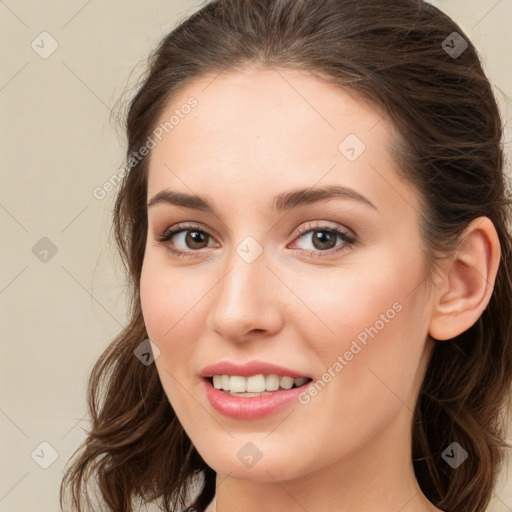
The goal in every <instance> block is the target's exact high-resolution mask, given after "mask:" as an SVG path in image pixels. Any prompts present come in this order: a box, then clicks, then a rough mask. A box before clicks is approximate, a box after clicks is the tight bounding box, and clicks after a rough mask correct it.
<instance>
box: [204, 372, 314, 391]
mask: <svg viewBox="0 0 512 512" xmlns="http://www.w3.org/2000/svg"><path fill="white" fill-rule="evenodd" d="M307 381H308V379H307V378H306V377H299V378H297V379H294V378H293V377H288V376H283V377H281V376H279V375H275V374H270V375H263V374H259V375H251V376H250V377H242V376H241V375H214V376H213V386H214V387H215V388H216V389H222V390H224V391H228V392H231V393H242V394H243V393H246V395H245V396H255V394H256V395H257V394H259V393H265V394H266V393H267V392H269V391H277V390H278V389H280V388H281V389H291V388H292V387H293V385H294V384H295V386H296V387H298V386H302V385H303V384H305V383H306V382H307ZM249 394H250V395H249Z"/></svg>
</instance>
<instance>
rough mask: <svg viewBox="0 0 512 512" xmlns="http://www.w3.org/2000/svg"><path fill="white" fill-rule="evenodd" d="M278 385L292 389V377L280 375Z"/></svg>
mask: <svg viewBox="0 0 512 512" xmlns="http://www.w3.org/2000/svg"><path fill="white" fill-rule="evenodd" d="M279 385H280V386H281V387H282V388H284V389H292V386H293V379H292V378H291V377H281V381H280V382H279Z"/></svg>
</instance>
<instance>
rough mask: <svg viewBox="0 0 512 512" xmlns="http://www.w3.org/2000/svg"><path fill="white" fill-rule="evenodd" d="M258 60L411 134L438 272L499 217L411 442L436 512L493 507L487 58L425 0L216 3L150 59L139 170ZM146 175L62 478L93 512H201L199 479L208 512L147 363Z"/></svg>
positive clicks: (437, 358)
mask: <svg viewBox="0 0 512 512" xmlns="http://www.w3.org/2000/svg"><path fill="white" fill-rule="evenodd" d="M454 32H456V33H457V34H458V36H454V35H453V33H454ZM454 37H455V39H454ZM450 38H451V39H450ZM447 42H448V43H447ZM466 44H467V48H466V47H465V45H466ZM454 48H455V50H454ZM461 50H462V52H461ZM458 53H460V55H458ZM246 65H260V66H268V67H281V68H289V69H300V70H307V71H310V72H312V73H314V74H315V75H317V76H318V77H322V79H326V80H328V81H330V82H331V83H333V84H337V85H339V86H340V87H344V88H350V90H351V91H353V92H354V93H355V94H358V95H359V96H360V97H361V98H362V99H364V100H365V101H366V102H368V103H370V104H371V105H373V106H374V107H375V108H377V109H380V110H381V111H382V112H386V113H387V114H388V115H389V118H390V119H391V121H392V122H393V123H394V125H395V127H396V128H397V133H398V134H399V138H398V137H397V140H395V144H394V146H393V154H392V157H393V158H394V161H395V163H396V167H397V172H399V173H400V175H402V176H403V177H405V179H407V180H409V182H411V183H413V184H414V185H415V186H416V189H417V191H418V193H419V195H420V197H421V201H422V211H421V216H422V220H421V233H422V239H423V242H424V246H425V261H426V263H427V266H428V268H430V269H434V270H435V268H436V262H437V261H438V259H439V258H441V257H443V256H446V255H447V254H452V252H453V251H454V250H455V249H456V247H457V244H458V243H459V242H460V235H461V233H462V232H463V230H464V228H465V227H466V226H467V225H468V224H469V222H470V221H471V220H473V219H475V218H477V217H479V216H487V217H489V218H490V219H491V221H492V222H493V223H494V226H495V228H496V230H497V233H498V236H499V241H500V244H501V261H500V266H499V269H498V274H497V278H496V282H495V287H494V290H493V294H492V297H491V299H490V302H489V304H488V306H487V308H486V309H485V311H484V312H483V314H482V315H481V317H480V318H479V319H478V321H477V322H476V323H475V324H474V325H473V326H472V327H471V328H470V329H468V330H466V331H465V332H463V333H462V334H460V335H459V336H457V337H455V338H453V339H451V340H447V341H442V342H441V341H439V342H436V344H435V348H434V350H433V353H432V356H431V359H430V362H429V366H428V368H427V372H426V375H425V379H424V382H423V385H422V389H421V392H420V396H419V399H418V402H417V406H416V409H415V412H414V422H413V446H412V447H411V448H412V456H413V463H414V468H415V472H416V476H417V479H418V482H419V485H420V487H421V489H422V491H423V493H424V494H425V495H426V497H427V498H428V499H429V500H430V501H431V502H432V503H433V504H434V505H435V506H437V507H438V508H441V509H443V510H445V511H448V512H483V511H484V510H485V508H486V506H487V504H488V503H489V500H490V498H491V495H492V491H493V488H494V485H495V483H496V477H497V474H498V472H499V471H500V469H501V468H502V467H503V462H504V460H505V459H504V451H503V448H505V447H508V446H510V445H508V444H507V443H506V441H505V439H506V429H507V424H508V418H509V414H510V392H511V381H512V278H511V269H512V237H511V225H510V221H511V201H510V198H509V197H508V196H507V184H506V177H505V172H504V150H503V145H502V130H503V127H502V120H501V117H500V112H499V109H498V106H497V102H496V99H495V97H494V95H493V92H492V88H491V85H490V83H489V80H488V79H487V77H486V76H485V73H484V71H483V70H482V66H481V63H480V60H479V57H478V54H477V51H476V50H475V48H474V46H473V45H472V43H471V42H470V40H469V38H468V37H467V36H466V34H465V33H464V32H463V31H462V30H461V28H460V27H459V26H458V25H457V24H456V23H455V22H454V21H453V20H451V19H450V18H449V17H448V16H447V15H445V14H444V13H442V12H441V11H440V10H438V9H437V8H435V7H433V6H432V5H430V4H427V3H425V2H423V1H422V0H364V1H362V0H216V1H211V2H209V3H207V4H205V5H204V6H203V7H202V8H201V9H200V10H199V11H198V12H196V13H195V14H193V15H192V16H190V17H189V18H187V19H185V20H183V21H182V22H181V23H180V24H179V25H178V26H177V27H176V28H175V29H174V30H173V31H172V32H170V33H169V34H168V35H167V36H166V37H165V38H164V39H163V40H162V41H161V43H160V44H159V46H158V47H157V48H156V49H155V50H154V52H152V54H151V56H150V58H149V65H148V69H147V72H146V74H145V76H143V77H142V79H141V81H140V83H139V86H138V88H137V90H136V93H135V94H134V95H133V98H132V99H131V101H130V103H129V106H128V108H127V115H126V134H127V151H126V159H127V162H128V161H129V159H130V158H133V155H134V154H138V151H139V149H140V148H141V147H142V146H144V144H145V143H146V141H147V139H148V136H150V134H151V133H152V131H153V130H154V129H155V126H156V123H157V120H158V119H159V118H160V116H161V114H162V112H163V110H164V108H166V106H167V104H168V102H169V101H170V100H171V99H172V98H173V96H174V95H175V94H176V93H177V92H178V91H180V90H181V89H182V88H184V87H185V86H186V85H187V84H189V83H190V82H191V81H193V80H195V79H197V78H199V77H202V76H205V75H210V74H211V75H212V76H215V75H216V74H218V73H220V72H222V71H223V70H236V69H237V68H240V67H242V66H246ZM147 173H148V158H141V159H137V160H136V161H133V160H132V161H131V163H130V167H129V172H127V174H126V175H125V177H124V179H123V181H122V184H121V186H120V189H119V192H118V195H117V198H116V203H115V208H114V218H113V228H114V232H115V241H116V243H117V245H118V248H119V252H120V255H121V257H122V259H123V263H124V265H125V269H126V270H127V275H128V278H129V285H130V298H131V304H130V315H131V316H130V321H129V324H128V325H127V326H126V328H125V329H124V330H123V331H122V332H121V333H120V334H119V335H118V336H117V337H116V338H115V339H114V340H113V341H112V343H111V344H110V346H109V347H108V348H107V349H106V350H105V352H104V353H103V354H102V355H101V357H100V358H99V360H98V361H97V363H96V364H95V366H94V369H93V370H92V373H91V375H90V380H89V388H88V403H89V410H90V416H91V425H92V428H91V430H90V431H89V432H88V433H87V437H86V439H85V441H84V442H83V444H82V445H81V446H80V448H79V449H77V451H76V452H75V454H74V455H73V457H75V460H74V462H73V465H72V466H71V467H69V468H68V469H67V471H66V473H65V475H64V478H63V480H62V484H61V489H60V491H61V493H60V503H61V507H62V506H63V498H64V497H65V496H66V495H67V493H66V492H65V491H66V490H67V489H68V487H69V488H70V490H71V498H72V509H73V510H78V511H79V512H85V511H86V510H93V508H91V503H90V499H89V495H90V492H89V490H88V487H89V484H91V483H93V482H94V483H95V484H96V485H97V488H98V489H99V490H100V493H101V494H100V499H101V501H102V502H103V503H105V504H107V505H108V507H109V508H108V510H112V511H114V512H129V511H132V510H134V509H133V507H134V503H135V500H137V499H140V500H143V501H144V502H149V501H154V502H155V503H159V504H160V506H161V507H162V509H163V510H165V511H166V512H169V511H174V510H176V509H178V507H183V506H187V505H190V503H187V500H188V499H189V494H190V493H191V492H192V491H191V489H192V488H191V487H190V483H191V482H192V481H193V480H194V481H196V482H199V484H200V489H199V495H198V497H197V500H196V501H195V502H194V503H192V504H191V506H192V507H193V508H194V509H196V510H204V508H205V506H206V505H207V503H209V502H210V501H211V500H212V498H213V495H214V492H215V473H214V471H213V470H212V469H211V468H210V467H208V466H207V465H206V463H205V462H204V461H203V459H202V458H201V456H200V455H199V453H198V452H197V451H196V450H195V448H194V446H193V445H192V443H191V441H190V439H189V438H188V436H187V435H186V433H185V432H184V430H183V428H182V426H181V424H180V423H179V421H178V419H177V417H176V415H175V414H174V411H173V409H172V407H171V405H170V404H169V401H168V399H167V397H166V395H165V393H164V390H163V388H162V385H161V383H160V380H159V377H158V374H157V370H156V367H155V365H154V364H153V365H148V366H146V365H144V364H141V362H140V361H139V360H138V359H137V358H136V357H134V350H135V348H136V347H137V346H138V345H139V344H140V343H141V342H142V341H143V340H145V339H147V338H148V335H147V332H146V329H145V326H144V321H143V316H142V312H141V305H140V297H139V288H138V286H139V280H140V275H141V267H142V262H143V258H144V247H145V242H146V235H147V217H146V193H147V189H146V185H147ZM452 442H457V443H459V444H460V445H461V446H462V447H463V448H464V449H465V450H466V451H467V452H468V454H469V457H468V458H467V459H466V460H465V462H464V463H463V464H462V465H460V466H459V467H458V468H457V470H453V469H452V468H451V467H450V466H449V465H448V464H447V463H446V462H445V461H444V460H443V459H442V453H443V451H444V450H445V449H446V448H447V447H448V446H449V445H450V444H451V443H452Z"/></svg>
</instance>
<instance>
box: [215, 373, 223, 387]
mask: <svg viewBox="0 0 512 512" xmlns="http://www.w3.org/2000/svg"><path fill="white" fill-rule="evenodd" d="M213 387H214V388H216V389H222V377H221V376H220V375H214V376H213Z"/></svg>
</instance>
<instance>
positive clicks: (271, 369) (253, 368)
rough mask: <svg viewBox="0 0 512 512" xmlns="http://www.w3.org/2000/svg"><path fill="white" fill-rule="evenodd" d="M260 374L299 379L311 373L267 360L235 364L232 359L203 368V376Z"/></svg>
mask: <svg viewBox="0 0 512 512" xmlns="http://www.w3.org/2000/svg"><path fill="white" fill-rule="evenodd" d="M260 374H265V375H269V374H274V375H279V376H281V377H285V376H287V377H293V378H294V379H298V378H300V377H307V378H310V377H309V375H306V374H305V373H302V372H300V371H296V370H292V369H290V368H285V367H284V366H278V365H275V364H273V363H267V362H265V361H248V362H247V363H244V364H235V363H232V362H230V361H220V362H218V363H215V364H211V365H208V366H205V367H204V368H203V369H202V370H201V373H200V375H201V377H205V378H207V377H213V376H214V375H240V376H242V377H250V376H252V375H260Z"/></svg>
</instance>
